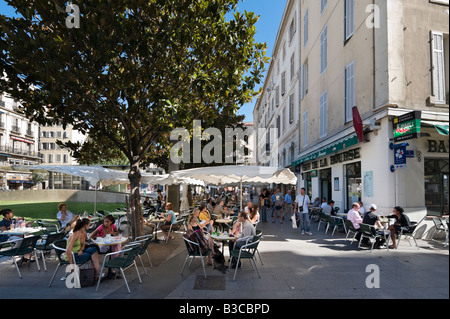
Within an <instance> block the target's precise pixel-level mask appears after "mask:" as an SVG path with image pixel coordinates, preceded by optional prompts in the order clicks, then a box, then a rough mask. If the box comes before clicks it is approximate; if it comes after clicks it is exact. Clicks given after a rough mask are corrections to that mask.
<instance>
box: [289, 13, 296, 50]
mask: <svg viewBox="0 0 450 319" xmlns="http://www.w3.org/2000/svg"><path fill="white" fill-rule="evenodd" d="M296 16H297V13H294V17H293V18H292V21H291V25H290V26H289V45H291V44H292V42H293V40H294V34H295V31H297V21H296V20H297V19H296Z"/></svg>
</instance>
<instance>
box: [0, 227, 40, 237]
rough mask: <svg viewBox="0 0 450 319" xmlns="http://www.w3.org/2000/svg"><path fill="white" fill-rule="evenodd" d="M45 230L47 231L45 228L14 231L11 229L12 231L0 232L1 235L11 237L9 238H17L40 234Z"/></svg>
mask: <svg viewBox="0 0 450 319" xmlns="http://www.w3.org/2000/svg"><path fill="white" fill-rule="evenodd" d="M43 229H45V228H42V227H21V228H14V229H10V230H4V231H0V235H9V236H12V235H16V236H21V235H29V234H33V233H37V232H40V231H41V230H43Z"/></svg>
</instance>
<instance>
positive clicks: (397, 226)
mask: <svg viewBox="0 0 450 319" xmlns="http://www.w3.org/2000/svg"><path fill="white" fill-rule="evenodd" d="M404 211H405V210H404V209H403V208H402V207H400V206H395V207H394V209H393V211H392V212H393V213H394V214H393V215H390V216H388V218H395V220H396V221H395V223H394V225H391V226H389V227H388V230H389V231H390V232H391V239H392V246H393V248H397V243H396V240H397V234H398V233H400V231H401V230H402V227H406V226H410V224H411V223H410V221H409V217H408V216H406V215H405V214H404V213H403V212H404Z"/></svg>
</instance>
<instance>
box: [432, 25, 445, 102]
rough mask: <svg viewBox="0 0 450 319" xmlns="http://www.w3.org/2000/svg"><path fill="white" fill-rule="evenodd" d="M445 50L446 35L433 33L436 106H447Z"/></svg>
mask: <svg viewBox="0 0 450 319" xmlns="http://www.w3.org/2000/svg"><path fill="white" fill-rule="evenodd" d="M444 48H445V43H444V34H443V33H442V32H435V31H431V53H432V59H431V61H432V66H431V72H432V81H433V86H432V89H433V96H434V98H435V103H436V104H446V83H445V81H446V74H445V72H446V66H445V50H444ZM447 72H448V71H447Z"/></svg>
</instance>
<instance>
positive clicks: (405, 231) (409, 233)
mask: <svg viewBox="0 0 450 319" xmlns="http://www.w3.org/2000/svg"><path fill="white" fill-rule="evenodd" d="M426 217H427V215H426V214H425V216H423V218H422V219H421V220H420V221H419V222H418V223H416V222H410V225H409V226H403V227H401V230H400V233H399V234H398V241H397V247H398V246H399V245H400V240H401V238H402V236H405V239H408V243H409V245H410V246H412V245H411V242H410V238H412V239H413V240H414V243H415V244H416V247H417V249H419V245H418V244H417V241H416V238H414V232H415V230H416V229H417V226H419V225H420V224H421V223H422V221H423V220H424V219H425V218H426Z"/></svg>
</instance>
